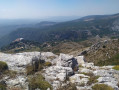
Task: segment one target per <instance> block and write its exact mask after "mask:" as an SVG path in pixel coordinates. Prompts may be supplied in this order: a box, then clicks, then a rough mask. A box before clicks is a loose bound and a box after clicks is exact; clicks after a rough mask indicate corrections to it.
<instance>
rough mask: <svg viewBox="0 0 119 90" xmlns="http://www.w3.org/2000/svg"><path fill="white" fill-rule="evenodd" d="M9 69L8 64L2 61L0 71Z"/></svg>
mask: <svg viewBox="0 0 119 90" xmlns="http://www.w3.org/2000/svg"><path fill="white" fill-rule="evenodd" d="M5 70H8V65H7V63H6V62H3V61H0V72H3V71H5Z"/></svg>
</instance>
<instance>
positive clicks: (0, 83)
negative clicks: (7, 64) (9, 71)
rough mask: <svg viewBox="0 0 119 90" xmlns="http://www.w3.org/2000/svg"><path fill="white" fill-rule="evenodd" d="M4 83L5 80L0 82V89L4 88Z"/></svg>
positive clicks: (3, 89) (4, 89)
mask: <svg viewBox="0 0 119 90" xmlns="http://www.w3.org/2000/svg"><path fill="white" fill-rule="evenodd" d="M6 87H7V86H6V84H5V82H3V81H2V82H0V90H6Z"/></svg>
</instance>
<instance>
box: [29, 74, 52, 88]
mask: <svg viewBox="0 0 119 90" xmlns="http://www.w3.org/2000/svg"><path fill="white" fill-rule="evenodd" d="M37 88H39V89H41V90H47V89H48V88H50V90H52V86H51V85H50V84H49V83H48V82H47V81H45V79H44V77H43V76H42V75H41V74H38V75H37V76H34V77H33V78H30V79H29V89H30V90H35V89H37Z"/></svg>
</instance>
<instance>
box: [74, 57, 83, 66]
mask: <svg viewBox="0 0 119 90" xmlns="http://www.w3.org/2000/svg"><path fill="white" fill-rule="evenodd" d="M75 58H76V59H77V62H78V65H82V64H84V63H85V61H84V56H76V57H75Z"/></svg>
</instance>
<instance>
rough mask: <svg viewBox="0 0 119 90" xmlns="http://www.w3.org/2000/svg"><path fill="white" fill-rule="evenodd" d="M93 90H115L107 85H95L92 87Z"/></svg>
mask: <svg viewBox="0 0 119 90" xmlns="http://www.w3.org/2000/svg"><path fill="white" fill-rule="evenodd" d="M92 89H93V90H114V89H113V88H112V87H110V86H108V85H105V84H95V85H94V86H93V87H92Z"/></svg>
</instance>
